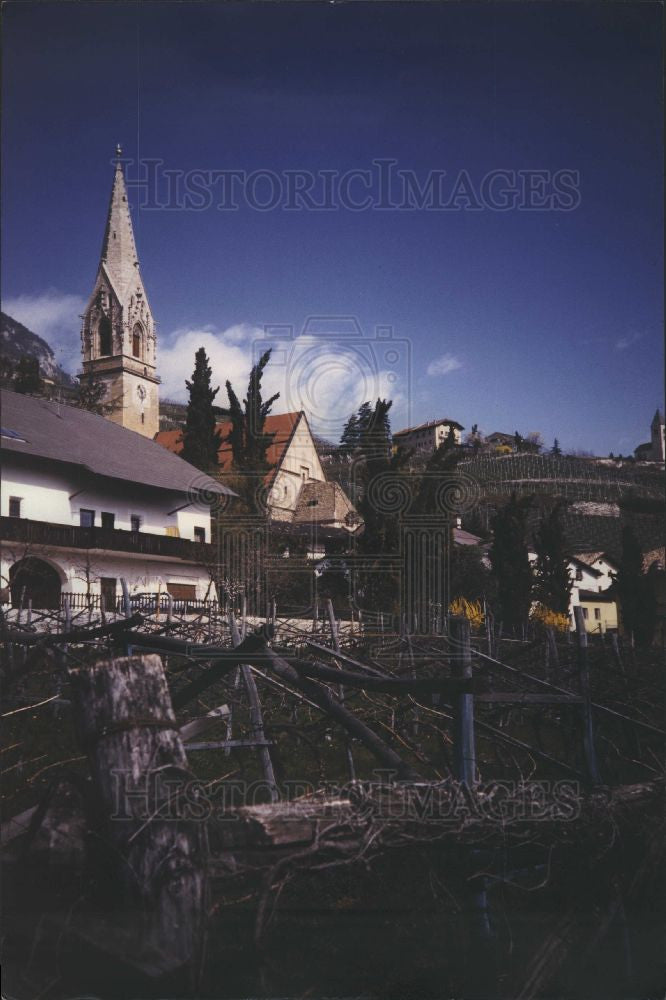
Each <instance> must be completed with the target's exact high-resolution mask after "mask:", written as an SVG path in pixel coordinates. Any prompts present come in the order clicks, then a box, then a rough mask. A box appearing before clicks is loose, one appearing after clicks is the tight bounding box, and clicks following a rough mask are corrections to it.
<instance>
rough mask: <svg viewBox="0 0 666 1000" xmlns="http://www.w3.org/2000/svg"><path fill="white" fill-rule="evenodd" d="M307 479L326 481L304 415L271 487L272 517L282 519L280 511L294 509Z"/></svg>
mask: <svg viewBox="0 0 666 1000" xmlns="http://www.w3.org/2000/svg"><path fill="white" fill-rule="evenodd" d="M306 479H315V480H317V482H320V483H324V482H326V476H325V474H324V470H323V469H322V466H321V462H320V461H319V455H318V454H317V449H316V447H315V443H314V441H313V440H312V434H311V433H310V428H309V427H308V424H307V422H306V420H305V419H304V418H303V417H301V419H300V420H299V422H298V425H297V427H296V430H295V431H294V434H293V436H292V439H291V441H290V443H289V447H288V448H287V451H286V453H285V455H284V456H283V459H282V462H281V464H280V468H279V470H278V473H277V475H276V476H275V482H274V483H273V488H272V490H271V498H270V503H271V507H272V508H274V512H273V516H274V517H275V518H276V520H280V513H281V512H284V511H294V510H295V509H296V501H297V500H298V494H299V492H300V489H301V485H302V484H303V482H304V481H305V480H306Z"/></svg>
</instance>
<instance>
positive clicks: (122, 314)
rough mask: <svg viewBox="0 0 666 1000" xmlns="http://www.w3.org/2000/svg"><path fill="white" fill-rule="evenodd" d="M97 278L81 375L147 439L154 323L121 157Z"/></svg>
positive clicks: (155, 382)
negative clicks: (90, 377) (93, 382)
mask: <svg viewBox="0 0 666 1000" xmlns="http://www.w3.org/2000/svg"><path fill="white" fill-rule="evenodd" d="M116 155H117V157H118V160H117V162H116V168H115V175H114V178H113V188H112V189H111V203H110V205H109V214H108V217H107V221H106V230H105V232H104V242H103V244H102V255H101V258H100V262H99V267H98V268H97V278H96V279H95V285H94V288H93V293H92V295H91V296H90V299H89V301H88V305H87V306H86V310H85V313H84V314H83V328H82V330H81V341H82V347H83V371H84V374H89V373H92V375H93V377H94V378H95V380H96V381H98V382H102V383H103V384H104V385H105V387H106V394H105V397H104V401H105V402H106V403H107V404H109V412H108V418H109V420H113V421H114V422H115V423H117V424H121V425H122V426H123V427H127V428H129V430H132V431H138V432H139V434H145V436H146V437H149V438H152V437H154V436H155V434H156V433H157V431H158V430H159V393H158V386H159V382H160V380H159V378H158V377H157V372H156V343H157V337H156V332H155V323H154V320H153V314H152V312H151V311H150V306H149V305H148V297H147V295H146V290H145V288H144V287H143V280H142V278H141V272H140V270H139V260H138V257H137V252H136V245H135V243H134V233H133V231H132V218H131V216H130V210H129V204H128V201H127V189H126V187H125V177H124V174H123V168H122V164H121V162H120V156H121V155H122V150H121V149H120V146H118V147H117V149H116Z"/></svg>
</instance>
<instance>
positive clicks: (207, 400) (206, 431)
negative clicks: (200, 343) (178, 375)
mask: <svg viewBox="0 0 666 1000" xmlns="http://www.w3.org/2000/svg"><path fill="white" fill-rule="evenodd" d="M211 374H212V372H211V368H210V365H209V364H208V357H207V356H206V351H205V350H204V348H203V347H200V348H199V350H198V351H197V353H196V355H195V359H194V373H193V375H192V381H189V380H186V382H185V385H186V386H187V389H188V391H189V394H190V398H189V401H188V404H187V417H186V420H185V430H184V431H183V450H182V452H181V457H182V458H184V459H185V461H186V462H189V463H190V464H191V465H195V466H196V467H197V469H202V470H203V471H204V472H209V471H210V470H211V469H213V468H214V467H215V466H216V465H217V453H218V450H219V447H220V433H219V431H217V430H216V429H215V413H214V410H213V400H214V399H215V396H216V395H217V393H218V392H219V387H218V388H217V389H212V388H211V384H210V377H211Z"/></svg>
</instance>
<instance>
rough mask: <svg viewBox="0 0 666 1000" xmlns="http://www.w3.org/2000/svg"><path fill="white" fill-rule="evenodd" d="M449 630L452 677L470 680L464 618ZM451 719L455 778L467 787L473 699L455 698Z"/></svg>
mask: <svg viewBox="0 0 666 1000" xmlns="http://www.w3.org/2000/svg"><path fill="white" fill-rule="evenodd" d="M450 628H451V644H452V649H453V673H454V676H456V677H471V676H472V649H471V640H470V630H469V622H468V621H467V619H466V618H453V617H452V618H451V620H450ZM453 717H454V722H453V758H454V764H455V771H456V778H457V779H458V781H463V782H464V783H465V784H467V785H470V786H471V785H473V784H474V782H475V780H476V745H475V739H474V695H472V694H458V695H455V697H454V703H453Z"/></svg>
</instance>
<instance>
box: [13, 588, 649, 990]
mask: <svg viewBox="0 0 666 1000" xmlns="http://www.w3.org/2000/svg"><path fill="white" fill-rule="evenodd" d="M192 611H194V609H189V612H190V613H188V611H187V610H186V611H185V612H183V613H179V612H178V611H177V610H175V609H173V608H172V609H171V610H170V613H169V617H168V620H166V618H165V615H164V614H163V613H162V611H161V609H157V613H154V612H153V613H152V614H151V613H149V612H147V611H144V612H139V611H137V610H136V609H134V608H132V607H131V604H130V603H129V601H128V602H127V603H126V605H125V606H124V608H122V609H121V610H120V611H118V612H114V613H111V614H106V615H105V616H104V618H102V616H101V614H100V613H99V611H95V609H84V608H81V609H78V610H75V611H74V612H72V611H68V612H67V615H66V616H65V615H64V613H63V612H33V611H31V612H30V615H29V617H28V615H27V614H26V612H25V611H23V612H21V610H20V609H13V610H12V611H10V612H8V613H7V614H6V616H5V619H4V626H3V630H4V635H3V638H4V644H5V651H6V657H5V662H6V664H7V667H6V670H5V690H6V695H5V712H4V718H3V721H4V723H5V727H4V739H3V747H2V750H3V761H4V762H5V764H4V769H5V774H4V779H5V780H4V783H3V805H4V815H5V817H10V818H9V819H8V820H6V822H5V823H4V824H3V831H2V832H3V856H4V869H5V879H6V882H7V883H8V884H9V885H10V887H11V893H10V898H11V900H12V903H11V907H12V914H11V917H12V921H11V927H12V930H11V932H10V933H9V935H8V942H7V945H6V953H5V968H6V969H7V970H8V972H7V975H8V977H9V982H10V989H11V993H12V995H17V996H18V995H21V996H32V997H36V996H38V995H39V996H44V997H53V998H54V1000H55V998H58V1000H60V998H64V997H66V996H72V995H77V992H80V991H81V990H83V989H85V991H86V992H87V993H90V991H91V990H92V991H93V992H94V993H95V995H97V996H100V997H101V996H104V997H109V998H111V997H113V998H115V997H121V996H138V995H141V996H147V995H153V996H157V995H162V996H163V995H169V996H176V995H181V996H190V995H193V994H194V993H197V994H198V995H201V996H210V997H213V996H215V997H229V998H231V997H234V996H238V995H252V996H267V997H269V996H276V995H289V996H294V995H302V994H303V993H306V992H308V991H310V992H313V993H314V994H315V995H322V993H323V991H324V990H327V991H333V990H337V991H338V994H339V995H351V994H352V993H353V994H354V995H358V994H359V993H362V994H363V995H367V996H377V997H385V996H392V997H396V998H398V997H405V996H419V997H421V996H423V997H441V996H443V995H446V996H448V995H458V996H464V997H467V996H470V997H472V996H475V997H488V996H498V997H500V996H502V997H507V998H508V997H511V998H513V997H517V996H520V997H522V998H524V1000H526V998H528V997H540V996H552V995H558V996H559V995H564V994H566V995H570V996H573V997H581V1000H582V998H585V1000H589V998H590V997H592V996H595V997H596V996H599V997H601V996H603V997H611V996H615V997H618V998H620V997H626V996H628V995H636V996H639V995H645V996H647V995H650V994H649V993H648V990H649V989H652V988H654V987H655V985H656V984H657V983H658V982H659V981H660V977H661V976H662V974H663V968H662V967H661V965H660V955H661V952H660V950H659V946H658V941H657V936H658V935H657V930H656V929H655V928H656V927H657V926H658V921H657V920H656V919H655V911H659V910H660V907H661V904H660V902H659V900H660V898H661V897H660V895H659V891H660V890H659V887H660V885H661V886H662V887H663V875H664V857H663V846H664V838H663V820H664V817H663V791H664V774H663V766H662V761H663V750H664V737H665V735H666V733H665V732H664V729H663V709H664V690H663V674H662V670H661V666H660V664H659V662H658V656H657V655H656V654H652V653H651V652H641V653H640V654H639V653H638V652H637V651H635V650H634V649H632V648H631V647H629V646H624V645H623V643H622V641H621V640H618V638H617V637H616V636H613V637H610V636H606V637H601V636H600V637H595V638H594V639H592V638H591V637H588V636H586V634H585V632H584V629H582V628H579V630H578V632H577V633H576V634H575V635H574V636H571V635H570V634H569V633H558V632H557V631H556V630H555V629H553V628H552V627H546V626H545V627H543V628H541V629H536V631H535V632H534V633H533V635H532V637H531V638H530V639H529V640H528V641H519V640H515V639H511V640H509V639H507V638H505V637H502V636H501V635H499V634H497V633H496V632H495V631H494V629H493V627H492V625H491V623H488V622H482V623H480V624H479V626H478V627H474V628H473V629H472V630H470V626H469V623H468V621H467V619H465V618H456V617H449V618H446V619H444V620H443V621H442V622H441V625H440V626H439V627H438V630H437V631H436V632H434V633H433V634H431V635H419V636H414V635H410V634H408V633H403V634H393V633H390V632H388V631H386V630H385V629H384V628H383V627H382V628H378V627H375V626H374V625H370V624H368V623H365V624H364V625H363V627H362V628H361V627H360V626H359V625H358V623H357V624H356V626H355V627H354V629H352V628H351V627H350V623H348V625H347V627H342V623H341V622H340V621H338V620H337V619H336V617H335V614H334V613H333V609H332V606H330V605H329V607H328V614H327V616H326V618H325V620H324V621H321V620H320V621H318V622H317V624H316V625H315V623H314V620H312V619H311V620H310V621H308V620H302V621H294V620H290V619H285V618H280V617H278V616H277V614H275V615H274V617H273V620H262V621H258V620H256V619H249V618H248V617H246V616H245V615H244V614H243V610H242V608H241V609H240V610H238V609H237V612H236V614H234V613H230V614H225V613H223V612H222V610H221V609H219V608H217V609H216V608H214V607H212V606H211V607H208V608H201V609H198V610H196V611H195V613H192ZM660 880H661V881H660ZM662 909H663V907H662ZM648 913H649V915H650V925H649V926H647V923H646V922H647V915H648ZM595 991H596V992H595Z"/></svg>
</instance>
